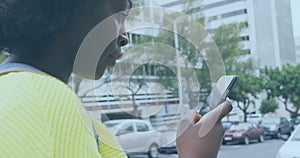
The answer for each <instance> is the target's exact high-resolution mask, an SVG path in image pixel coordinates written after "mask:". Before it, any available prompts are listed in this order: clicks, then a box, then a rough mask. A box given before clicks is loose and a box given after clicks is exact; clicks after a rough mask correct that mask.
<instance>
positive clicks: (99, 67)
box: [74, 0, 130, 79]
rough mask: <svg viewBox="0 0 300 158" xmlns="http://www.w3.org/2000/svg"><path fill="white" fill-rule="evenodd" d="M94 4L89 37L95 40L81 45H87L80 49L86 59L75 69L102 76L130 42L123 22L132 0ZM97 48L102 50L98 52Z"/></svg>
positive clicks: (105, 0) (80, 73)
mask: <svg viewBox="0 0 300 158" xmlns="http://www.w3.org/2000/svg"><path fill="white" fill-rule="evenodd" d="M94 8H95V11H91V12H92V14H90V15H89V16H94V17H93V18H91V19H93V20H90V21H89V22H90V23H91V26H93V29H92V30H91V31H90V33H89V35H87V37H86V39H89V38H90V39H91V40H90V41H91V43H95V42H96V43H95V44H93V45H91V46H90V45H89V44H86V46H81V47H82V48H86V50H84V51H82V50H80V49H79V53H80V52H84V56H82V57H81V58H85V62H81V64H80V68H79V70H76V68H75V69H74V73H75V74H77V75H79V76H81V77H84V78H90V79H99V78H101V77H102V75H103V74H104V72H105V70H106V69H107V68H109V67H113V66H115V64H116V61H117V60H118V59H120V58H121V57H122V52H121V47H122V46H125V45H127V44H128V38H127V35H126V30H125V27H124V22H125V18H126V16H127V15H128V11H129V9H130V2H129V1H128V0H102V1H100V2H99V5H98V7H94ZM94 25H95V26H94ZM97 29H98V30H97ZM93 36H95V37H93ZM86 41H88V40H86ZM83 43H84V42H83ZM92 47H93V50H91V51H90V49H89V48H92ZM95 50H96V51H98V50H99V51H98V52H97V54H96V55H95ZM93 53H94V54H93ZM99 53H100V54H99ZM79 56H80V55H79ZM87 58H90V60H89V59H87ZM99 58H100V59H99ZM95 59H97V61H96V60H95ZM90 61H91V62H90ZM75 64H76V60H75ZM87 65H88V66H87ZM75 66H76V65H75ZM82 67H83V68H82ZM91 70H93V71H91Z"/></svg>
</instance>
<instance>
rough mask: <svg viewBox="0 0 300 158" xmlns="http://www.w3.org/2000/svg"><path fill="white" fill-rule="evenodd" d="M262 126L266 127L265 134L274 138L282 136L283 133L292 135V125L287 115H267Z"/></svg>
mask: <svg viewBox="0 0 300 158" xmlns="http://www.w3.org/2000/svg"><path fill="white" fill-rule="evenodd" d="M260 126H261V127H263V128H264V129H265V135H266V136H271V137H272V138H281V135H282V134H286V135H290V134H291V131H292V127H291V124H290V122H289V121H288V120H287V119H286V118H285V117H267V118H263V120H262V122H261V124H260Z"/></svg>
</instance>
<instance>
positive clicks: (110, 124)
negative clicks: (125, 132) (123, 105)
mask: <svg viewBox="0 0 300 158" xmlns="http://www.w3.org/2000/svg"><path fill="white" fill-rule="evenodd" d="M118 124H119V123H117V122H104V125H105V126H106V127H107V128H111V127H114V126H116V125H118Z"/></svg>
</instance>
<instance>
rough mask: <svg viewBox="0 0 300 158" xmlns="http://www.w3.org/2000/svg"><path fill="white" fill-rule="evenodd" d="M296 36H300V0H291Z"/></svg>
mask: <svg viewBox="0 0 300 158" xmlns="http://www.w3.org/2000/svg"><path fill="white" fill-rule="evenodd" d="M291 7H292V18H293V29H294V36H295V37H296V36H300V9H299V7H300V0H291Z"/></svg>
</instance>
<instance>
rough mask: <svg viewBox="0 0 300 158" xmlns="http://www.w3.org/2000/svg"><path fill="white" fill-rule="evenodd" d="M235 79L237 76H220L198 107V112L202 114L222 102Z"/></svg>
mask: <svg viewBox="0 0 300 158" xmlns="http://www.w3.org/2000/svg"><path fill="white" fill-rule="evenodd" d="M236 80H237V77H236V76H234V75H232V76H222V77H221V78H220V79H219V80H218V81H217V83H216V85H215V86H214V87H213V89H212V91H211V93H210V94H209V96H208V97H207V99H206V102H205V103H204V104H203V106H202V107H201V108H200V110H199V113H200V114H201V115H204V114H206V113H207V112H209V111H210V110H212V109H214V108H216V107H217V106H218V105H219V104H220V103H222V102H224V101H225V99H226V98H227V97H228V95H229V92H230V90H231V89H232V87H233V85H234V83H235V82H236Z"/></svg>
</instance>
